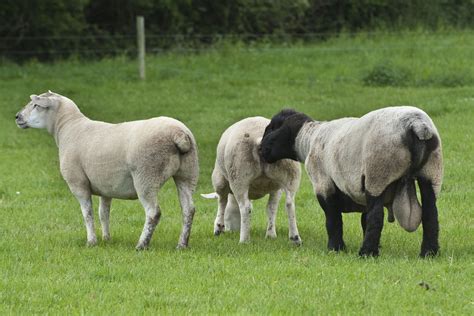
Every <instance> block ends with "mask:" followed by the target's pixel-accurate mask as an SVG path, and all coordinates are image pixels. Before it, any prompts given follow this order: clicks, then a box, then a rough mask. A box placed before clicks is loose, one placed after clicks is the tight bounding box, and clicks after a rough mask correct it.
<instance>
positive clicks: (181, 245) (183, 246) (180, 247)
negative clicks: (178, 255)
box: [176, 244, 188, 250]
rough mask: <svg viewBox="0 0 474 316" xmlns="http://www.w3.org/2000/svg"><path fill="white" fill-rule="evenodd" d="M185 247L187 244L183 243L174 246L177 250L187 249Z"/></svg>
mask: <svg viewBox="0 0 474 316" xmlns="http://www.w3.org/2000/svg"><path fill="white" fill-rule="evenodd" d="M187 248H188V245H185V244H178V245H177V246H176V249H177V250H183V249H187Z"/></svg>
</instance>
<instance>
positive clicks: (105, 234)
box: [99, 196, 112, 240]
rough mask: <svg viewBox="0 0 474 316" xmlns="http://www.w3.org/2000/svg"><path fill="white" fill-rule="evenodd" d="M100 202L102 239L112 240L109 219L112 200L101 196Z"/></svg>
mask: <svg viewBox="0 0 474 316" xmlns="http://www.w3.org/2000/svg"><path fill="white" fill-rule="evenodd" d="M99 200H100V204H99V218H100V225H101V226H102V239H103V240H110V231H109V219H110V204H111V202H112V199H111V198H108V197H103V196H101V197H100V199H99Z"/></svg>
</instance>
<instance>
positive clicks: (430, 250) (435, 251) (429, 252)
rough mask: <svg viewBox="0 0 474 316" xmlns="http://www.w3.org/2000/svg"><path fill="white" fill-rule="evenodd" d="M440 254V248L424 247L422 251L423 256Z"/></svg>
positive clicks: (421, 255)
mask: <svg viewBox="0 0 474 316" xmlns="http://www.w3.org/2000/svg"><path fill="white" fill-rule="evenodd" d="M438 255H439V248H426V249H425V248H422V249H421V251H420V257H421V258H433V257H436V256H438Z"/></svg>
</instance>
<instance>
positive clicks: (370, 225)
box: [359, 194, 384, 257]
mask: <svg viewBox="0 0 474 316" xmlns="http://www.w3.org/2000/svg"><path fill="white" fill-rule="evenodd" d="M366 199H367V215H366V216H367V224H366V225H367V226H366V229H365V234H364V242H363V243H362V247H361V248H360V250H359V256H362V257H367V256H378V255H379V245H380V236H381V234H382V228H383V217H384V213H383V197H382V195H380V196H377V197H374V196H371V195H369V194H367V196H366Z"/></svg>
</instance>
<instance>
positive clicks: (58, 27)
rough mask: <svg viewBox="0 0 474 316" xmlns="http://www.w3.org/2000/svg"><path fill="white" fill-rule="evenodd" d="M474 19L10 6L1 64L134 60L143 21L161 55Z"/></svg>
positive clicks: (449, 7) (203, 7)
mask: <svg viewBox="0 0 474 316" xmlns="http://www.w3.org/2000/svg"><path fill="white" fill-rule="evenodd" d="M472 12H474V2H473V1H472V0H451V1H446V0H434V1H425V0H414V1H413V0H401V1H398V0H397V1H396V0H350V1H346V0H336V1H327V0H297V1H295V0H277V1H274V0H260V1H255V0H223V1H214V0H139V1H135V0H118V1H117V0H44V1H40V0H34V1H29V0H5V1H1V2H0V19H1V20H2V25H1V26H0V56H5V57H9V58H12V59H14V60H25V59H29V58H31V57H36V58H39V59H43V60H44V59H57V58H61V57H67V56H71V55H79V56H84V57H103V56H110V55H116V54H118V53H120V54H123V53H130V52H134V51H135V17H136V16H137V15H143V16H145V18H146V29H147V34H148V37H147V46H148V47H149V48H150V49H151V50H152V51H153V50H159V49H169V48H176V47H202V46H207V45H210V44H214V43H216V42H218V41H219V40H220V39H221V38H222V37H226V38H230V39H234V40H237V41H238V40H242V41H244V42H245V43H250V42H254V41H262V40H268V39H269V38H270V39H272V40H273V41H280V42H281V41H294V40H297V39H303V40H306V41H314V40H319V39H327V38H329V37H331V36H334V35H336V34H338V33H339V32H341V31H348V32H357V31H361V30H364V31H374V30H407V29H411V30H413V29H417V28H424V29H428V30H437V29H443V28H458V29H463V28H472V27H473V26H474V19H472V16H471V15H472Z"/></svg>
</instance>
